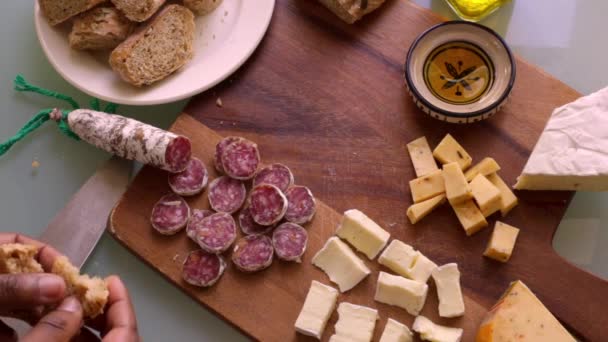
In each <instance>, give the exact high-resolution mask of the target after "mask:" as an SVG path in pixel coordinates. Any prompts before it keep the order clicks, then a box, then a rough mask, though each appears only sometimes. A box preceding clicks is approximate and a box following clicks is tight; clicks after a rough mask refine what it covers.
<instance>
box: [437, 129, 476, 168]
mask: <svg viewBox="0 0 608 342" xmlns="http://www.w3.org/2000/svg"><path fill="white" fill-rule="evenodd" d="M433 156H434V157H435V159H437V160H439V162H440V163H442V164H448V163H453V162H456V163H458V165H460V168H461V169H462V170H466V169H467V168H468V167H469V166H471V163H472V162H473V158H471V156H470V155H469V154H468V153H467V151H465V149H464V148H463V147H462V146H460V144H459V143H458V142H457V141H456V139H454V137H452V136H451V135H449V134H446V136H445V137H444V138H443V140H441V142H440V143H439V145H437V147H435V150H434V151H433Z"/></svg>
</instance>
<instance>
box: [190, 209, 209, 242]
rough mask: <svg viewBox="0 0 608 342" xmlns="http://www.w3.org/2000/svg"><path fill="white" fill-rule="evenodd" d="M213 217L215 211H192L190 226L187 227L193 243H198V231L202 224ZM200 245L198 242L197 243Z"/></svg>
mask: <svg viewBox="0 0 608 342" xmlns="http://www.w3.org/2000/svg"><path fill="white" fill-rule="evenodd" d="M211 215H213V211H211V210H207V209H192V213H191V215H190V220H188V225H187V226H186V235H188V237H189V238H190V239H192V241H194V242H197V241H196V230H197V229H198V228H199V227H200V224H201V222H202V221H203V219H204V218H205V217H208V216H211ZM197 243H198V242H197Z"/></svg>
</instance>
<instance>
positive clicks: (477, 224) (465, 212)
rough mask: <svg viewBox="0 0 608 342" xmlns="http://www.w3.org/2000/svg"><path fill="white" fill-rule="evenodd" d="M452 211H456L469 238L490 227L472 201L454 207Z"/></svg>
mask: <svg viewBox="0 0 608 342" xmlns="http://www.w3.org/2000/svg"><path fill="white" fill-rule="evenodd" d="M452 209H454V213H456V216H457V217H458V221H460V224H461V225H462V228H464V231H465V233H466V234H467V236H471V235H473V234H475V233H477V232H478V231H480V230H481V228H484V227H486V226H487V225H488V221H486V218H485V217H484V216H483V214H482V213H481V211H479V208H477V206H476V205H475V203H474V202H473V201H472V200H468V201H464V202H462V203H459V204H456V205H453V206H452Z"/></svg>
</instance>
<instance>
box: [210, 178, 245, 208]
mask: <svg viewBox="0 0 608 342" xmlns="http://www.w3.org/2000/svg"><path fill="white" fill-rule="evenodd" d="M246 196H247V189H246V188H245V183H243V182H241V181H240V180H238V179H232V178H229V177H227V176H223V177H220V178H216V179H215V180H214V181H213V182H211V184H210V185H209V205H210V206H211V208H212V209H213V210H215V211H217V212H221V213H228V214H232V213H234V212H236V211H237V210H239V208H241V206H242V205H243V202H245V197H246Z"/></svg>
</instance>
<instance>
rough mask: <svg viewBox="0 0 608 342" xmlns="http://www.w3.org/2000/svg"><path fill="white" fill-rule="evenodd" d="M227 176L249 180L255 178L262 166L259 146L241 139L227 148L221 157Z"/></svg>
mask: <svg viewBox="0 0 608 342" xmlns="http://www.w3.org/2000/svg"><path fill="white" fill-rule="evenodd" d="M220 158H221V161H222V167H223V168H224V173H226V175H227V176H229V177H231V178H234V179H240V180H247V179H251V178H253V176H255V173H256V171H257V170H258V165H259V164H260V152H259V151H258V145H257V144H256V143H254V142H253V141H250V140H247V139H243V138H241V139H239V140H235V141H233V142H231V143H230V144H228V146H226V147H225V148H224V149H223V151H222V154H221V155H220Z"/></svg>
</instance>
